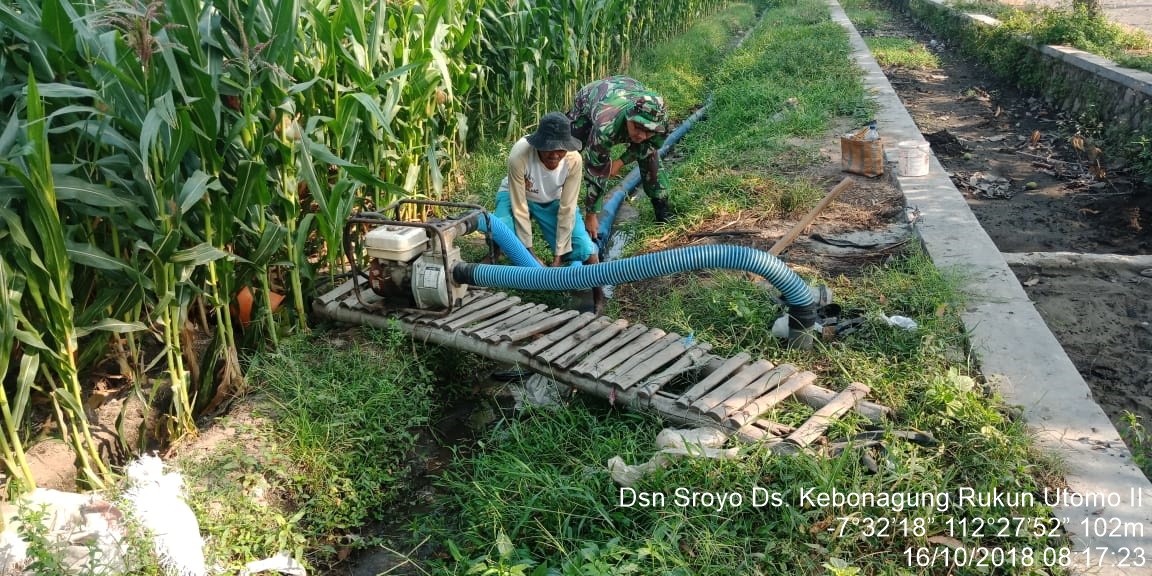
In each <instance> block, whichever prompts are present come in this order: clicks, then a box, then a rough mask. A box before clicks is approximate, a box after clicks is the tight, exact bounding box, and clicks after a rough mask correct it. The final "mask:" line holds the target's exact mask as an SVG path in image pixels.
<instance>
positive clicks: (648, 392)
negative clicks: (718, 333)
mask: <svg viewBox="0 0 1152 576" xmlns="http://www.w3.org/2000/svg"><path fill="white" fill-rule="evenodd" d="M711 349H712V345H711V344H709V343H708V342H700V343H698V344H696V346H694V347H692V348H689V349H688V351H687V352H685V353H684V354H683V355H682V356H680V357H679V358H677V359H676V361H675V362H674V363H672V365H671V366H669V367H668V368H665V369H664V370H663V371H661V372H660V373H659V374H656V375H655V376H653V377H651V378H649V379H648V381H646V382H644V385H643V386H641V387H640V389H639V390H637V391H636V396H637V397H639V398H640V399H642V400H647V399H649V398H651V397H652V396H653V395H655V394H657V393H658V392H659V391H660V387H661V386H664V385H665V384H667V383H669V382H671V381H672V379H673V378H675V377H677V376H679V375H681V374H683V373H685V372H688V371H690V370H695V369H697V368H699V367H700V366H703V365H705V364H707V363H708V357H707V354H708V351H709V350H711Z"/></svg>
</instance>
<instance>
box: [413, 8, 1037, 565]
mask: <svg viewBox="0 0 1152 576" xmlns="http://www.w3.org/2000/svg"><path fill="white" fill-rule="evenodd" d="M677 47H678V49H679V51H680V52H681V53H685V54H687V53H693V52H694V47H693V46H692V45H687V46H684V45H680V44H677ZM848 53H849V48H848V44H847V39H846V36H845V34H844V32H843V30H842V29H841V28H839V27H838V26H836V25H834V24H832V23H831V22H829V21H828V17H827V12H826V9H825V8H824V6H823V4H822V3H819V2H815V1H812V2H808V1H806V0H800V1H796V2H784V3H782V4H780V5H778V6H777V7H775V8H773V9H771V10H770V11H768V12H767V13H766V14H765V18H764V21H763V22H762V23H761V24H760V25H759V26H758V27H757V28H756V30H755V32H754V33H753V35H752V36H750V37H749V38H748V39H747V40H746V41H745V43H744V44H743V46H742V47H741V48H740V49H739V50H737V51H735V52H734V53H732V54H731V55H730V56H729V57H727V58H725V59H724V60H723V62H721V63H720V65H719V68H718V69H717V70H716V71H715V72H714V73H712V74H709V75H708V77H709V78H710V79H711V85H712V86H714V87H715V94H714V95H715V102H716V104H715V108H714V109H713V110H712V111H711V113H710V114H709V117H708V119H707V121H705V122H701V123H700V124H698V125H697V127H695V128H694V129H693V130H692V131H691V132H690V133H689V134H688V136H687V137H686V138H685V140H684V141H683V142H682V144H681V145H680V147H679V148H678V151H677V155H678V156H679V160H678V161H677V162H676V163H675V164H671V165H670V166H669V169H670V170H671V175H672V178H671V181H672V185H673V190H672V194H671V195H672V198H673V203H674V204H675V205H676V206H677V208H678V211H679V213H680V217H679V218H678V219H677V220H676V221H675V222H674V223H673V225H671V226H662V227H653V226H651V225H650V223H649V221H648V220H647V218H646V217H642V218H641V219H640V220H638V221H636V222H632V223H630V224H629V226H630V227H631V231H632V232H633V233H634V236H633V240H632V241H631V243H630V244H629V247H628V251H630V252H633V253H634V252H640V251H645V250H648V249H650V247H651V243H652V242H653V241H654V240H655V239H657V238H663V237H667V236H668V235H669V233H670V232H671V234H672V235H675V234H676V232H677V231H687V230H688V229H689V228H691V227H692V226H695V225H696V224H698V223H699V222H701V221H702V220H704V219H707V218H711V217H714V216H716V215H718V214H721V213H725V212H732V211H737V210H753V211H759V212H764V213H775V214H781V215H783V214H788V213H795V212H797V211H801V210H804V209H806V208H807V207H809V206H811V205H812V204H813V203H814V202H815V201H816V200H817V199H819V198H820V197H821V196H822V194H823V190H822V187H821V186H818V185H816V183H814V182H813V181H812V180H811V179H810V178H809V177H807V176H806V175H805V174H804V171H805V170H806V169H808V168H810V167H812V166H814V165H816V164H818V163H821V162H822V160H821V159H820V158H819V156H818V155H817V154H815V153H814V151H813V147H811V146H808V145H806V144H804V139H805V138H811V137H815V136H819V135H822V134H825V133H826V132H827V131H828V130H829V129H830V128H831V127H832V126H833V121H835V120H837V119H845V118H846V119H847V121H849V122H853V123H856V124H862V123H863V122H864V121H866V120H867V119H868V118H870V117H871V110H872V108H871V106H872V104H871V103H870V102H869V101H868V99H867V98H866V97H865V94H864V91H863V88H862V87H861V85H860V82H859V79H858V71H857V70H856V69H855V67H854V66H853V65H852V64H851V63H850V61H849V58H848ZM661 61H664V60H661ZM670 62H671V63H670V64H668V65H670V66H672V65H675V62H672V61H670ZM655 75H656V76H660V74H659V73H657V74H655ZM673 75H674V74H673ZM789 99H794V102H795V103H794V104H793V105H789V104H787V102H788V101H789ZM777 111H783V113H782V114H780V115H776V114H775V113H776V112H777ZM841 121H843V120H841ZM646 204H647V203H646V202H643V201H641V202H639V203H638V204H637V206H639V207H640V208H641V210H642V213H643V212H646ZM808 280H812V281H821V280H822V281H825V282H830V283H831V284H832V285H833V288H834V291H835V293H836V295H837V301H838V302H839V303H841V304H842V305H843V306H844V307H845V308H858V309H860V310H861V311H862V314H864V315H866V316H867V317H869V318H870V319H871V320H870V321H869V322H868V323H867V324H866V325H865V326H864V327H863V328H862V329H861V330H860V331H859V332H857V333H856V334H854V335H852V336H849V337H846V338H844V339H842V340H840V341H837V342H831V343H826V344H823V343H821V344H818V345H817V346H816V348H815V349H814V350H810V351H799V350H792V349H787V348H784V347H782V346H781V344H780V342H778V341H777V340H775V339H773V338H772V337H771V336H770V329H771V325H772V322H773V321H774V320H775V318H776V317H778V316H779V315H780V313H781V310H780V309H779V307H778V305H777V304H776V302H775V301H774V300H773V299H772V298H771V297H770V295H769V294H768V293H767V292H765V291H764V290H762V289H759V288H756V287H754V286H752V285H750V284H749V283H748V282H747V281H746V280H743V279H742V278H740V277H739V276H737V275H734V274H728V273H723V272H702V273H698V274H683V275H678V276H676V277H675V278H668V279H661V280H659V281H653V282H645V283H638V284H632V285H628V286H626V287H620V289H621V291H622V292H623V291H626V295H622V296H621V298H622V299H626V300H627V305H628V308H627V310H628V313H627V314H626V316H627V317H628V318H629V320H631V321H633V322H643V323H645V324H646V325H648V326H653V327H659V328H661V329H664V330H666V331H669V332H671V331H676V332H678V333H681V334H687V333H693V334H695V335H696V337H697V338H699V339H701V340H705V341H708V342H710V343H712V344H713V346H714V348H713V352H714V353H716V354H718V355H721V356H724V355H731V354H735V353H738V352H747V353H749V354H751V355H752V356H753V357H764V358H770V359H772V360H773V361H774V362H777V363H782V362H792V363H794V364H795V365H797V366H800V367H802V368H803V369H806V370H813V371H815V372H817V373H818V374H819V376H820V382H821V383H822V385H825V386H828V387H830V388H833V389H840V388H842V387H844V386H845V385H847V384H848V383H850V382H861V383H864V384H867V385H868V386H869V387H871V389H872V392H871V395H870V398H871V399H873V400H874V401H877V402H881V403H884V404H886V405H888V406H891V407H893V408H894V409H895V411H896V413H895V418H894V420H893V421H892V423H890V424H888V425H887V428H888V429H910V430H924V431H928V432H931V433H932V434H935V435H936V437H937V439H938V440H939V441H940V444H939V445H938V446H935V447H922V446H918V445H915V444H912V443H909V442H905V441H901V440H898V439H895V438H892V437H889V438H888V439H887V440H885V442H884V446H885V452H883V453H882V454H880V455H879V458H880V461H881V465H880V470H879V472H878V473H875V474H871V473H868V472H867V471H866V470H865V468H864V467H863V466H862V464H861V452H860V451H857V450H849V451H846V452H844V453H843V454H842V455H840V456H838V457H833V458H827V459H824V458H813V457H810V456H801V457H780V456H775V455H773V454H771V453H770V451H768V450H767V449H765V448H764V447H762V446H746V447H745V448H744V449H743V457H742V458H741V459H740V460H738V461H711V460H686V461H680V462H677V463H675V464H674V465H672V466H671V467H669V468H668V469H667V470H665V471H663V472H658V473H655V474H652V475H650V476H647V477H645V478H644V480H642V482H641V484H640V485H639V486H637V489H639V490H644V491H651V492H662V493H665V494H667V498H668V502H673V496H674V494H675V490H676V488H687V489H689V490H701V491H718V492H741V493H742V494H744V495H746V496H748V497H750V495H751V490H752V487H753V486H756V487H760V488H764V489H767V490H769V491H773V492H778V493H780V495H781V498H782V504H781V505H780V506H778V507H760V508H755V507H752V506H744V507H740V508H737V509H731V508H730V509H727V510H724V511H717V510H709V509H706V508H704V507H691V506H687V507H685V506H676V505H675V504H674V503H673V504H670V505H668V506H664V507H650V508H639V507H627V506H622V505H621V504H620V501H619V496H620V491H619V488H618V487H617V486H616V485H615V484H614V483H612V481H611V480H610V478H609V477H608V474H607V472H606V469H605V465H606V462H607V460H608V459H609V458H611V457H613V456H621V457H622V458H623V459H624V460H625V461H626V462H627V463H630V464H636V463H640V462H643V461H645V460H647V459H648V458H649V457H651V456H652V455H653V453H654V448H653V446H652V442H653V439H654V437H655V435H656V433H657V431H658V430H659V429H660V428H661V424H660V423H659V422H658V421H656V420H655V419H654V418H653V417H651V416H648V415H643V414H635V413H623V412H619V411H615V410H612V409H610V408H608V407H606V406H604V404H603V403H602V402H599V401H596V400H587V401H584V400H583V399H580V400H578V401H576V402H574V403H573V404H572V405H570V406H568V407H567V408H565V409H563V410H534V411H531V412H529V413H528V414H526V415H525V416H524V417H523V418H521V419H519V420H516V421H509V422H505V423H504V424H503V425H502V426H501V427H500V428H499V429H498V430H496V431H495V432H493V433H492V434H491V435H490V436H489V437H488V438H487V439H486V440H485V441H484V443H483V446H482V449H481V450H479V451H476V452H474V453H473V454H472V455H471V456H469V457H467V458H460V459H458V461H457V462H456V463H455V464H454V466H453V467H452V470H451V472H450V473H449V474H447V475H445V476H444V478H443V479H442V481H441V489H442V492H443V493H445V494H449V495H451V497H450V501H448V502H444V503H443V507H442V508H441V509H440V510H439V512H438V514H436V515H435V516H433V517H432V519H430V520H428V521H424V522H415V523H414V524H413V527H412V529H413V533H414V534H416V535H417V539H423V538H424V537H428V536H430V537H432V538H433V539H434V540H440V541H444V542H447V543H448V544H447V547H448V551H449V553H450V558H447V559H445V560H444V561H443V563H442V564H441V565H437V566H436V570H435V572H436V573H452V574H464V573H471V574H821V573H828V574H852V573H854V572H853V569H859V570H860V572H859V573H863V574H908V573H922V572H923V571H917V570H912V569H906V568H900V567H901V566H905V565H906V561H905V559H904V557H903V556H902V553H903V550H904V549H906V548H907V547H909V546H923V545H926V544H927V542H928V538H929V537H932V536H944V535H947V534H946V532H944V530H945V527H944V524H943V523H944V522H945V521H946V520H947V519H948V518H951V519H953V521H954V522H958V521H960V520H965V519H967V520H971V519H974V518H978V517H1001V516H1039V517H1045V516H1046V515H1047V513H1048V511H1047V510H1045V509H1044V508H1043V507H1041V506H1021V507H1014V508H1008V507H1004V506H991V507H981V506H970V507H964V508H957V507H952V508H949V509H948V510H947V511H945V512H940V511H933V510H924V509H907V510H901V511H898V512H894V511H891V510H879V509H864V510H859V509H855V508H839V509H837V508H824V507H812V506H805V505H802V503H801V502H800V500H799V490H800V489H801V488H818V489H820V490H832V489H837V490H841V491H845V490H852V491H860V492H869V493H891V492H895V491H899V492H920V491H932V492H939V491H943V492H948V493H950V494H952V495H953V497H955V494H956V493H957V490H958V489H960V488H962V487H964V488H972V489H974V490H976V491H977V492H981V493H984V492H988V491H991V490H992V489H993V488H998V489H1001V490H1006V491H1010V492H1013V493H1018V492H1021V493H1029V494H1036V493H1037V492H1038V491H1039V490H1040V489H1041V487H1042V485H1043V484H1044V483H1045V482H1046V481H1047V480H1048V479H1049V478H1052V477H1053V475H1054V474H1055V473H1056V472H1055V465H1054V464H1053V463H1052V462H1051V461H1049V460H1046V459H1044V458H1042V457H1040V456H1038V455H1037V454H1035V453H1034V452H1033V450H1032V448H1031V444H1030V439H1029V436H1028V433H1027V431H1026V429H1025V427H1024V425H1023V424H1022V423H1021V422H1020V421H1019V419H1017V418H1015V417H1013V416H1012V415H1011V413H1010V412H1008V411H1007V410H1006V409H1004V408H1003V406H1002V404H1001V403H1000V400H999V399H998V398H996V397H995V396H994V395H993V394H992V393H991V392H990V391H989V390H987V389H986V388H985V387H984V386H982V385H981V384H979V383H978V381H977V380H976V379H975V378H974V373H973V369H972V367H971V366H970V363H969V359H968V356H967V353H966V339H965V335H964V331H963V327H962V324H961V322H960V319H959V317H958V310H960V309H962V306H963V302H962V300H961V299H960V298H959V296H958V293H957V290H956V286H957V279H956V278H953V277H951V276H949V275H947V274H943V273H941V272H939V271H938V270H936V268H935V267H934V266H933V264H932V263H931V261H930V260H929V259H928V257H927V256H926V255H924V254H921V253H918V252H913V253H912V254H910V255H907V256H905V257H901V258H897V259H894V260H893V261H892V262H890V263H889V264H888V265H886V266H885V267H882V268H876V269H874V270H872V271H871V272H870V273H868V274H866V275H864V276H863V277H858V278H852V279H846V278H839V279H819V278H809V279H808ZM623 305H624V304H623V303H622V302H621V301H619V300H618V301H615V302H613V304H612V306H613V307H615V309H616V311H617V312H619V311H620V307H621V306H623ZM881 314H888V315H895V314H900V315H904V316H908V317H911V318H913V319H915V320H916V321H917V322H918V323H919V326H920V327H919V329H918V330H916V331H915V332H909V331H904V330H901V329H897V328H893V327H891V326H888V325H886V324H885V323H883V322H882V321H880V320H879V318H880V315H881ZM811 412H812V409H811V408H808V407H806V406H802V405H800V404H798V403H795V402H790V403H787V404H786V405H784V406H782V407H781V408H780V409H778V410H777V411H775V412H773V413H772V414H771V415H770V416H771V417H772V418H773V419H775V420H777V421H779V422H782V423H799V422H802V421H803V420H804V419H805V418H807V417H808V416H809V415H811ZM867 425H868V423H867V422H865V421H864V420H863V419H861V418H860V417H858V416H851V415H850V416H849V417H847V418H845V419H843V420H842V421H841V422H839V423H837V424H836V425H835V426H834V427H833V428H832V429H831V430H830V432H829V437H830V438H831V439H833V440H836V439H844V438H849V437H851V436H852V435H854V434H856V433H857V432H859V431H861V430H863V429H864V428H865V427H866V426H867ZM851 515H856V516H857V517H886V518H891V519H892V520H893V521H897V522H900V521H902V522H911V523H913V524H915V523H917V522H920V524H918V525H920V526H925V530H924V531H923V532H921V533H910V534H901V535H899V536H897V537H894V538H887V539H876V538H869V537H866V536H864V535H863V534H862V533H860V532H859V531H853V530H852V529H851V528H849V529H847V530H846V531H845V532H844V533H837V531H836V527H837V526H838V521H837V518H843V517H848V516H851ZM930 525H931V526H934V527H932V528H931V529H928V528H927V527H928V526H930ZM829 527H832V528H833V532H832V533H829V532H828V531H827V529H828V528H829ZM963 540H964V544H965V545H966V546H978V545H985V546H998V547H1002V548H1004V547H1006V548H1011V547H1016V548H1020V547H1022V546H1025V545H1034V546H1036V545H1042V544H1057V542H1056V541H1045V540H1041V539H1033V538H1028V537H1020V538H1009V539H1006V540H1003V539H1001V540H997V539H989V538H975V537H968V538H966V539H963ZM1014 573H1020V574H1025V573H1029V572H1027V571H1026V570H1020V571H1017V572H1014ZM1033 573H1037V574H1038V573H1041V572H1039V571H1034V572H1033Z"/></svg>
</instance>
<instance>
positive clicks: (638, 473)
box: [608, 427, 740, 486]
mask: <svg viewBox="0 0 1152 576" xmlns="http://www.w3.org/2000/svg"><path fill="white" fill-rule="evenodd" d="M727 440H728V435H727V434H726V433H724V432H722V431H720V430H717V429H715V428H706V427H705V428H693V429H672V428H665V429H664V430H661V431H660V433H659V434H657V435H656V448H658V449H659V450H660V451H659V452H657V453H656V455H655V456H653V457H652V458H650V459H649V460H648V461H647V462H644V463H643V464H637V465H635V466H633V465H629V464H628V463H626V462H625V461H624V459H623V458H621V457H619V456H613V457H612V458H609V459H608V474H609V475H610V476H611V477H612V480H613V481H614V482H616V484H617V485H619V486H631V485H633V484H635V483H636V482H637V481H639V480H640V479H641V478H643V477H644V476H645V475H646V474H649V473H651V472H654V471H656V470H660V469H662V468H666V467H667V466H668V465H669V464H671V463H672V462H673V461H675V460H676V459H678V458H682V457H684V456H688V457H691V458H712V459H718V460H732V459H736V458H739V457H740V449H739V448H726V449H725V448H720V447H721V446H723V445H724V443H725V442H726V441H727Z"/></svg>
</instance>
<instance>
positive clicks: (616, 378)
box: [600, 332, 688, 390]
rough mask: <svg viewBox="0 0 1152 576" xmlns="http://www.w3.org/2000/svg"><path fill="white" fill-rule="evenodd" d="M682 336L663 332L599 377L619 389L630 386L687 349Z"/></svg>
mask: <svg viewBox="0 0 1152 576" xmlns="http://www.w3.org/2000/svg"><path fill="white" fill-rule="evenodd" d="M683 340H684V339H683V338H681V336H680V335H679V334H677V333H675V332H673V333H671V334H665V335H664V337H663V338H661V339H659V340H657V341H656V342H655V343H653V344H652V345H651V346H649V347H647V348H645V349H644V350H641V351H640V353H638V354H636V355H635V356H633V357H632V358H631V359H629V360H627V361H625V362H624V363H622V364H620V365H619V366H617V367H615V368H613V369H612V370H611V371H609V372H608V373H607V374H604V375H603V376H601V377H600V378H601V379H602V380H604V381H605V382H607V383H609V384H613V385H615V386H616V387H618V388H620V389H621V390H627V389H628V388H631V387H632V385H633V384H635V383H637V382H639V381H640V379H641V378H643V377H645V376H647V375H649V374H652V373H653V372H655V371H657V370H659V369H661V368H663V367H664V365H665V364H668V363H669V362H671V361H673V360H675V359H676V358H678V357H679V356H680V355H682V354H684V353H685V352H687V351H688V348H687V347H685V346H684V342H683Z"/></svg>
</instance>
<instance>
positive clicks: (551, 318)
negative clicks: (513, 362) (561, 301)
mask: <svg viewBox="0 0 1152 576" xmlns="http://www.w3.org/2000/svg"><path fill="white" fill-rule="evenodd" d="M555 312H560V313H559V314H556V313H555ZM579 315H580V312H578V311H576V310H563V311H560V310H555V311H553V313H552V314H549V315H547V316H546V317H545V318H544V319H543V320H538V321H536V322H535V323H532V324H529V325H527V326H522V327H520V328H517V329H515V330H512V331H509V332H506V333H504V334H502V335H501V336H500V340H502V341H504V342H519V341H521V340H524V339H526V338H531V337H533V336H535V335H537V334H539V333H541V332H547V331H548V330H551V329H553V328H555V327H557V326H560V325H562V324H564V323H565V322H568V321H569V320H571V319H573V318H575V317H577V316H579Z"/></svg>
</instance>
